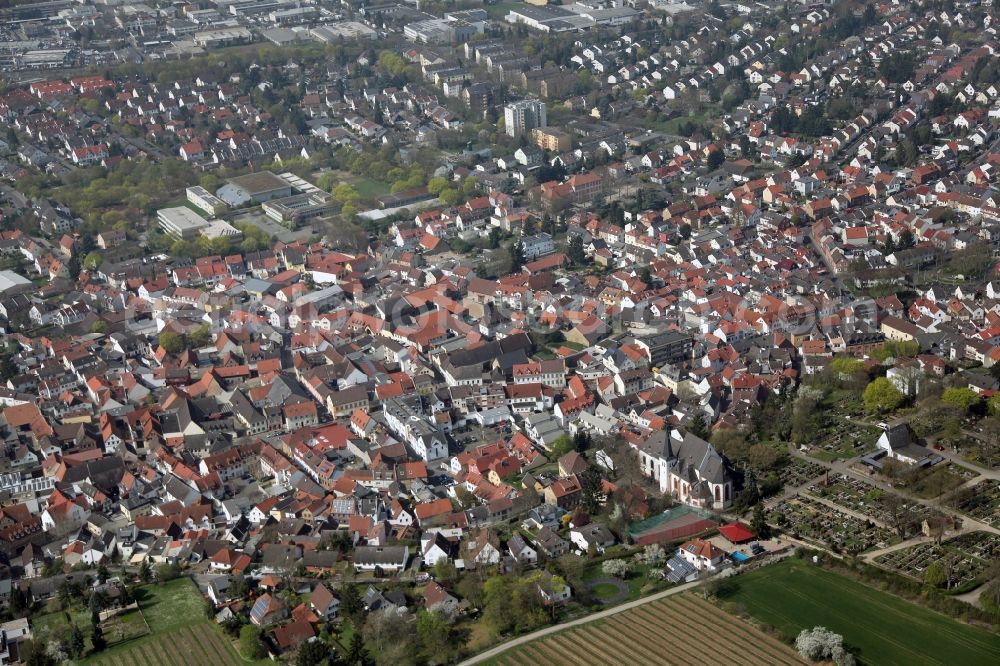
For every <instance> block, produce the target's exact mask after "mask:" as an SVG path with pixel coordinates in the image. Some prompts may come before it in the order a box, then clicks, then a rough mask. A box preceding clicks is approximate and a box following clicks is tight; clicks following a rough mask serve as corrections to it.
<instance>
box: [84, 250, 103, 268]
mask: <svg viewBox="0 0 1000 666" xmlns="http://www.w3.org/2000/svg"><path fill="white" fill-rule="evenodd" d="M103 259H104V258H103V257H102V256H101V255H100V253H98V252H90V253H88V254H87V255H86V256H85V257H84V258H83V259H82V260H81V261H80V266H82V267H83V268H85V269H87V270H88V271H95V270H97V269H98V268H99V267H100V266H101V261H103Z"/></svg>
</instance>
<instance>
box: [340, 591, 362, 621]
mask: <svg viewBox="0 0 1000 666" xmlns="http://www.w3.org/2000/svg"><path fill="white" fill-rule="evenodd" d="M363 611H364V606H363V604H362V602H361V594H360V593H359V592H358V588H357V587H356V586H354V585H344V586H343V587H341V588H340V612H341V613H343V614H344V616H346V617H348V618H350V619H351V621H352V622H353V621H354V620H355V618H357V617H358V616H359V615H360V614H361V613H362V612H363ZM355 624H357V623H355Z"/></svg>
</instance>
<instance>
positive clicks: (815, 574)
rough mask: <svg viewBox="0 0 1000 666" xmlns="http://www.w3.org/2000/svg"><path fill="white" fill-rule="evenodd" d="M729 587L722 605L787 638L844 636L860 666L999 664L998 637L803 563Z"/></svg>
mask: <svg viewBox="0 0 1000 666" xmlns="http://www.w3.org/2000/svg"><path fill="white" fill-rule="evenodd" d="M734 582H735V586H734V590H733V591H731V592H729V593H727V594H726V595H725V599H726V601H731V602H735V603H737V604H740V605H742V606H743V607H744V608H745V609H746V610H747V612H748V613H749V614H750V615H751V616H753V617H754V618H755V619H757V620H758V621H760V622H764V623H767V624H770V625H771V626H773V627H775V628H776V629H778V630H779V631H780V632H781V633H783V634H784V635H786V636H788V637H790V638H794V637H795V636H797V635H798V633H799V632H800V631H801V630H802V629H807V628H812V627H814V626H816V625H822V626H825V627H826V628H828V629H830V630H832V631H835V632H837V633H838V634H841V635H842V636H843V637H844V643H845V645H846V646H847V647H848V648H850V649H851V651H852V652H854V654H855V656H857V657H858V659H859V661H861V662H862V663H866V664H877V665H878V666H889V665H891V664H899V665H900V666H903V665H906V666H913V665H916V664H947V665H952V664H963V665H965V666H978V665H979V664H983V665H985V664H1000V635H998V634H994V633H991V632H989V631H986V630H984V629H979V628H977V627H972V626H969V625H966V624H962V623H961V622H958V621H956V620H953V619H951V618H949V617H947V616H944V615H941V614H939V613H936V612H934V611H932V610H929V609H927V608H924V607H921V606H917V605H915V604H911V603H910V602H908V601H905V600H903V599H900V598H898V597H895V596H892V595H890V594H887V593H885V592H881V591H879V590H877V589H874V588H871V587H868V586H865V585H862V584H861V583H858V582H856V581H854V580H851V579H849V578H846V577H844V576H841V575H839V574H836V573H833V572H831V571H827V570H826V569H823V568H821V567H819V566H816V565H813V564H810V563H807V562H803V561H802V560H795V559H787V560H785V561H783V562H780V563H778V564H774V565H772V566H769V567H764V568H763V569H759V570H757V571H754V572H752V573H749V574H745V575H742V576H739V577H738V578H736V579H735V581H734Z"/></svg>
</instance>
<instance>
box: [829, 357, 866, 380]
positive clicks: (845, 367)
mask: <svg viewBox="0 0 1000 666" xmlns="http://www.w3.org/2000/svg"><path fill="white" fill-rule="evenodd" d="M830 369H831V370H833V371H834V372H835V373H837V375H839V376H840V377H841V378H842V379H846V378H848V377H850V376H852V375H857V374H860V373H862V372H864V371H865V364H864V362H863V361H861V359H857V358H854V357H853V356H838V357H836V358H835V359H833V360H832V361H830Z"/></svg>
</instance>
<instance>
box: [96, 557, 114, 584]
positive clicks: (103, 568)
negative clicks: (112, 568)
mask: <svg viewBox="0 0 1000 666" xmlns="http://www.w3.org/2000/svg"><path fill="white" fill-rule="evenodd" d="M110 577H111V573H110V572H109V571H108V565H107V564H106V563H105V562H104V560H101V563H100V564H99V565H98V566H97V580H99V581H101V584H102V585H103V584H104V583H106V582H108V578H110Z"/></svg>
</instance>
